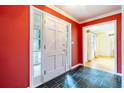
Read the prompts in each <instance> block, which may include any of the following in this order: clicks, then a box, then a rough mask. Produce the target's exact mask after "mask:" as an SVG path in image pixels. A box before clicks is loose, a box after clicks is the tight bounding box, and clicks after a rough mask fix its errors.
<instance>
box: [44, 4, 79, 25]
mask: <svg viewBox="0 0 124 93" xmlns="http://www.w3.org/2000/svg"><path fill="white" fill-rule="evenodd" d="M46 6H47V7H49V8H51V9H52V10H54V11H56V12H58V13H60V14H62V15H64V16H65V17H68V18H69V19H71V20H73V21H75V22H76V23H80V22H79V21H78V20H77V19H75V18H74V17H72V16H71V15H69V14H67V13H66V12H64V11H63V10H61V9H59V8H57V7H55V6H53V5H46Z"/></svg>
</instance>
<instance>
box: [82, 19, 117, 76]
mask: <svg viewBox="0 0 124 93" xmlns="http://www.w3.org/2000/svg"><path fill="white" fill-rule="evenodd" d="M112 22H113V23H114V33H115V40H114V41H115V45H114V46H115V62H114V70H115V71H114V72H110V71H107V72H110V73H114V74H117V40H116V38H117V30H116V28H117V27H116V24H117V20H112V21H107V22H102V23H97V24H93V25H88V26H85V27H82V36H84V33H85V32H86V30H87V28H88V27H90V26H98V25H102V24H107V23H112ZM82 44H83V46H82V55H83V54H85V51H84V47H86V44H87V43H84V37H83V38H82ZM86 54H87V53H86ZM84 57H85V56H84V55H83V57H82V58H83V59H82V60H83V65H84V63H85V62H84Z"/></svg>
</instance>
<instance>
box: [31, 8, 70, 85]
mask: <svg viewBox="0 0 124 93" xmlns="http://www.w3.org/2000/svg"><path fill="white" fill-rule="evenodd" d="M34 10H35V11H38V12H40V13H42V14H43V16H44V15H45V14H47V15H50V16H52V17H54V18H55V19H57V20H60V21H62V22H63V23H65V24H67V26H68V27H69V30H68V36H69V41H68V43H69V49H68V50H69V56H68V57H67V58H69V66H68V67H66V71H68V70H70V69H71V66H72V63H71V62H72V59H71V56H72V55H71V53H72V46H71V31H72V30H71V29H72V27H71V23H69V22H67V21H65V20H63V19H60V18H58V17H56V16H53V15H52V14H49V13H47V12H45V11H42V10H40V9H38V8H36V7H34V6H30V48H29V52H30V53H29V54H30V61H29V62H30V63H29V64H30V65H29V66H30V67H29V87H37V86H38V85H41V84H43V83H44V82H39V84H38V85H36V86H32V85H31V82H32V75H33V71H32V61H31V56H32V52H31V51H32V50H31V49H32V43H31V42H32V38H31V36H32V33H31V32H32V30H33V28H32V24H33V21H32V11H34ZM43 20H44V17H43ZM44 22H45V21H43V25H44ZM43 29H44V27H43ZM43 33H44V32H43ZM42 55H43V54H42ZM43 56H44V55H43ZM41 59H43V58H41ZM42 65H43V63H42ZM66 66H67V62H66ZM41 69H42V72H43V68H41ZM42 75H43V73H42Z"/></svg>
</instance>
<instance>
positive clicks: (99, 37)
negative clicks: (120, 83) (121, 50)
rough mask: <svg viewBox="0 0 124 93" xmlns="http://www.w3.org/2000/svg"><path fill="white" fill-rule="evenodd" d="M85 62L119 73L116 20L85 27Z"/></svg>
mask: <svg viewBox="0 0 124 93" xmlns="http://www.w3.org/2000/svg"><path fill="white" fill-rule="evenodd" d="M83 50H84V51H83V58H84V59H83V62H84V63H83V64H84V66H86V67H90V68H94V69H98V70H102V71H105V72H110V73H117V61H116V57H117V55H116V20H113V21H109V22H104V23H100V24H95V25H90V26H87V27H83Z"/></svg>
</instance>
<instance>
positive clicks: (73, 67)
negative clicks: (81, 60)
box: [71, 64, 83, 69]
mask: <svg viewBox="0 0 124 93" xmlns="http://www.w3.org/2000/svg"><path fill="white" fill-rule="evenodd" d="M78 66H83V64H77V65H74V66H72V67H71V69H75V68H77V67H78Z"/></svg>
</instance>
